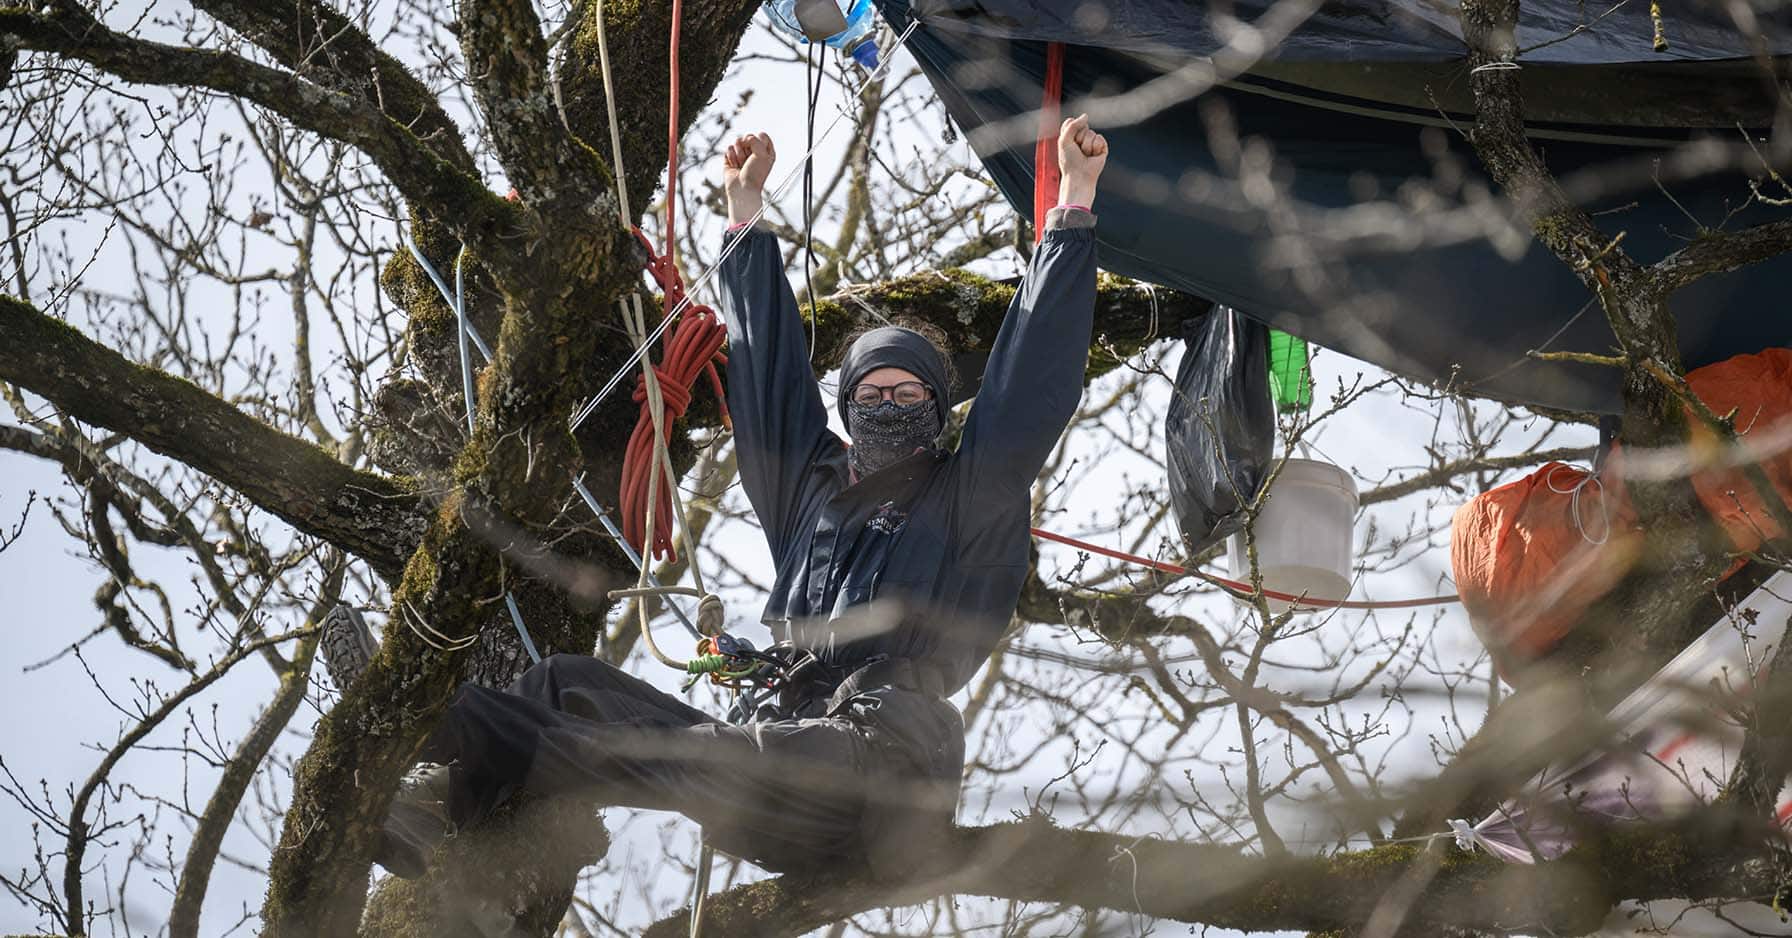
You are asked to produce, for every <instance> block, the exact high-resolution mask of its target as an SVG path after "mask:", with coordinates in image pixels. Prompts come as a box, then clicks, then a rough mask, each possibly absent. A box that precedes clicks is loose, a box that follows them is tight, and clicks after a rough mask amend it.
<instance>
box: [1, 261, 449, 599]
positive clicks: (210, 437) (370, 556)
mask: <svg viewBox="0 0 1792 938" xmlns="http://www.w3.org/2000/svg"><path fill="white" fill-rule="evenodd" d="M0 333H4V334H5V335H6V337H7V338H6V341H4V342H0V378H4V379H5V380H7V381H12V382H14V383H17V384H19V385H20V386H22V387H24V388H27V389H29V390H31V391H33V392H35V393H37V394H40V395H42V396H43V397H44V398H45V399H47V400H49V401H50V402H51V403H53V404H55V405H56V406H57V407H58V408H59V409H61V410H62V411H63V412H64V413H66V414H68V415H69V416H71V417H73V418H75V419H77V420H80V421H82V422H84V423H89V424H93V425H94V426H100V427H105V428H107V429H109V430H115V431H117V432H120V433H123V434H126V435H128V436H130V437H131V438H132V439H134V440H137V441H138V442H140V443H142V444H144V445H145V446H148V447H149V448H150V449H153V450H155V451H156V452H158V453H161V454H163V455H165V456H168V457H170V458H172V459H176V460H179V461H181V462H183V463H186V464H187V465H189V466H192V467H193V468H195V469H197V470H199V471H200V472H203V473H205V474H206V475H209V476H211V477H212V478H214V479H217V480H218V481H219V482H222V483H223V484H225V485H228V486H230V487H231V488H232V489H235V490H236V491H238V492H240V493H242V495H243V496H244V497H246V498H248V499H249V500H250V501H252V502H254V503H255V504H256V505H257V506H259V507H260V508H262V509H263V510H265V511H267V512H268V513H270V514H272V515H274V516H275V517H278V518H280V519H281V520H284V521H286V522H287V523H289V524H291V525H292V526H293V527H295V528H297V529H299V530H300V531H303V532H305V533H307V534H311V535H313V536H316V537H320V538H323V539H324V540H327V541H329V542H330V543H332V544H335V545H337V546H338V547H341V548H342V549H343V550H346V551H348V552H350V553H352V554H355V555H357V556H360V557H362V558H365V559H366V560H367V561H368V562H369V563H370V564H372V565H373V566H374V568H375V569H378V570H380V571H382V572H384V573H387V574H392V573H396V572H397V571H398V569H399V568H400V567H401V566H402V565H403V562H404V561H403V558H404V557H405V556H407V555H408V554H409V553H410V551H411V550H412V549H413V548H414V547H415V546H416V543H417V539H418V538H419V537H420V536H421V534H422V531H423V521H424V518H423V515H422V513H421V512H420V511H419V508H418V493H417V492H416V491H415V490H414V488H413V487H412V485H411V483H409V482H408V481H406V480H403V479H394V478H390V477H387V476H381V475H376V474H374V473H371V472H363V471H360V470H357V469H354V468H352V467H350V466H347V465H344V464H343V463H341V462H340V461H338V460H337V459H336V458H335V457H334V456H332V455H331V454H329V453H327V452H325V451H324V450H322V449H320V448H318V447H317V446H316V445H314V444H312V443H308V442H306V441H304V440H301V439H299V438H297V437H293V436H289V435H287V434H285V433H281V432H280V431H278V430H276V429H274V428H273V427H270V426H268V425H267V424H264V423H262V422H261V421H259V420H256V419H255V418H253V417H251V416H249V415H248V414H245V413H243V412H242V411H240V410H238V409H237V408H235V407H233V406H231V405H230V404H228V403H226V402H225V401H224V400H223V399H221V398H219V397H218V396H217V395H215V394H212V393H211V392H209V391H206V390H205V389H203V388H201V387H199V386H198V385H196V384H193V383H192V382H190V381H187V380H185V379H182V378H176V377H174V376H173V375H170V374H167V373H166V372H162V371H157V370H156V369H154V368H148V367H145V366H143V365H139V364H137V363H135V362H132V361H130V360H128V359H126V358H125V357H124V356H122V355H119V354H118V353H117V352H114V351H112V350H111V349H108V348H106V347H104V346H102V345H100V344H99V343H97V342H95V341H93V340H92V339H89V338H87V337H86V336H85V335H82V334H81V332H80V330H78V329H76V328H74V327H73V326H71V325H69V324H67V323H65V322H62V321H61V320H58V319H55V318H52V317H50V316H47V315H45V314H43V313H42V312H39V311H38V310H37V309H36V308H35V307H33V306H32V305H31V304H29V303H26V302H24V301H22V300H18V299H14V298H12V297H7V296H0Z"/></svg>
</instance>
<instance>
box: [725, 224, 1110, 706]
mask: <svg viewBox="0 0 1792 938" xmlns="http://www.w3.org/2000/svg"><path fill="white" fill-rule="evenodd" d="M745 238H746V240H745V242H744V243H742V244H741V245H740V246H739V248H738V249H736V250H735V252H734V253H733V254H732V255H730V256H729V257H728V259H727V260H725V261H724V262H723V263H722V269H721V284H722V289H721V296H722V303H721V307H722V313H723V316H724V317H725V318H726V319H727V322H728V408H729V410H730V411H731V412H732V413H733V416H734V442H735V448H736V450H737V453H738V456H739V461H740V478H741V484H742V486H743V487H744V488H745V489H746V493H747V498H748V500H749V501H751V502H752V504H753V510H754V512H755V513H756V514H757V515H758V516H759V522H760V524H761V526H762V527H763V528H764V529H765V538H766V542H767V544H768V545H769V546H770V548H771V552H772V559H773V564H774V567H775V569H776V571H777V578H776V581H775V582H774V584H773V585H772V589H771V597H770V599H769V600H768V601H767V603H766V607H765V614H764V621H765V623H766V624H767V625H768V626H770V627H771V629H772V632H773V634H774V635H777V636H778V637H779V638H785V639H789V640H790V641H792V642H794V643H795V644H796V645H798V646H799V647H803V648H808V649H810V650H812V651H814V652H816V653H817V654H818V655H820V656H821V657H822V659H823V660H824V661H826V662H828V663H830V664H832V665H834V666H836V667H838V668H840V669H843V670H852V669H853V668H854V667H856V666H857V665H859V664H862V663H864V662H866V661H868V660H871V659H872V658H874V656H878V655H888V656H890V657H893V658H910V659H915V660H916V661H919V662H924V663H925V664H927V665H929V666H931V667H932V668H933V669H935V670H936V671H937V672H938V674H939V676H940V677H941V678H942V679H943V683H944V685H945V687H946V690H947V692H948V693H951V692H954V691H956V690H958V689H959V688H961V687H963V686H964V685H965V684H966V683H967V682H969V681H970V679H971V677H972V675H974V674H975V673H976V671H977V669H978V668H979V667H980V666H982V664H983V662H984V660H985V659H986V658H988V656H989V653H990V652H991V650H993V649H994V647H995V644H996V641H997V640H998V639H999V638H1000V637H1001V635H1002V632H1003V630H1004V629H1005V628H1006V627H1007V625H1008V622H1009V619H1010V618H1011V617H1012V616H1013V614H1014V606H1015V603H1016V602H1017V601H1018V600H1019V598H1020V590H1021V585H1022V583H1023V582H1024V580H1025V578H1026V575H1027V568H1028V540H1029V535H1028V527H1029V520H1030V517H1031V503H1030V497H1029V493H1030V490H1031V488H1032V485H1033V481H1034V479H1035V478H1036V477H1037V476H1038V475H1039V471H1040V469H1041V468H1042V467H1043V466H1044V464H1045V460H1046V459H1047V458H1048V457H1049V456H1050V454H1051V450H1052V447H1053V446H1054V445H1055V444H1056V443H1057V440H1058V437H1059V435H1060V434H1062V433H1063V432H1064V426H1065V424H1067V423H1068V422H1069V420H1070V418H1071V416H1072V415H1073V414H1074V413H1075V411H1076V406H1077V402H1078V400H1079V399H1080V398H1081V397H1082V392H1083V372H1084V369H1085V367H1086V365H1087V362H1088V354H1089V341H1090V333H1091V330H1092V321H1093V319H1094V310H1095V238H1094V231H1093V229H1090V228H1060V229H1057V230H1051V231H1047V232H1046V234H1045V239H1044V241H1043V242H1042V243H1041V244H1040V245H1039V247H1038V250H1037V251H1036V252H1035V253H1034V256H1033V262H1032V265H1031V267H1030V268H1029V269H1028V271H1027V274H1026V278H1025V280H1024V281H1023V282H1022V284H1021V288H1020V289H1019V290H1018V291H1017V292H1016V293H1015V297H1014V302H1013V304H1012V305H1011V306H1010V307H1009V309H1008V315H1007V318H1006V319H1005V320H1004V321H1003V323H1002V328H1001V331H1000V333H999V334H998V335H997V337H996V342H995V345H994V347H993V348H992V350H991V352H990V357H989V364H988V366H987V368H986V370H985V371H984V374H983V383H982V386H981V389H980V390H979V393H978V395H977V398H976V401H975V402H974V403H973V404H972V405H971V410H970V415H969V417H968V419H967V420H966V422H965V426H964V432H963V434H962V436H961V438H960V441H959V444H958V448H957V450H956V451H944V450H932V451H924V452H920V453H916V454H915V455H913V456H911V457H909V458H907V459H904V460H901V461H899V462H897V463H896V464H894V465H892V466H889V467H887V468H885V469H883V470H880V471H878V472H875V473H872V474H871V475H869V476H867V477H865V478H863V479H860V480H859V482H858V483H857V484H856V485H855V484H850V483H851V478H850V476H849V474H848V470H847V460H846V444H845V443H843V442H842V441H841V440H840V438H839V437H838V436H835V435H834V433H833V432H831V431H830V430H829V429H828V427H827V411H826V410H825V408H824V406H823V404H822V397H821V393H820V388H819V387H818V385H817V384H816V380H815V374H814V371H813V370H812V368H811V367H810V363H809V339H808V330H807V328H806V327H805V325H804V323H803V320H802V317H801V315H800V313H799V312H798V310H797V304H796V299H795V297H794V296H793V295H792V294H791V291H790V284H789V282H788V281H787V280H786V279H785V276H784V263H783V258H782V257H781V256H780V252H779V247H778V241H777V239H776V238H775V237H773V236H772V235H771V234H769V233H767V232H765V231H762V230H754V231H750V232H747V233H746V235H745ZM941 390H943V389H941Z"/></svg>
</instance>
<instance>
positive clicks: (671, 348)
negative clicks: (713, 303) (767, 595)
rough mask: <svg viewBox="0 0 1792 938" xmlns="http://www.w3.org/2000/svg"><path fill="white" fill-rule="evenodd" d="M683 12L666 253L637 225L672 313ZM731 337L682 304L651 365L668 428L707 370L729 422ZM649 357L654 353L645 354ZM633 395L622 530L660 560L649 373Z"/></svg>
mask: <svg viewBox="0 0 1792 938" xmlns="http://www.w3.org/2000/svg"><path fill="white" fill-rule="evenodd" d="M683 19H684V3H683V0H672V48H671V72H672V74H671V81H670V85H669V89H668V101H667V112H666V114H667V116H666V150H667V155H666V249H665V251H664V253H656V252H655V251H654V249H653V243H652V242H650V241H648V240H647V236H646V235H643V234H641V231H640V229H638V228H637V229H636V230H635V236H636V237H637V238H639V239H640V240H641V245H642V246H643V247H645V248H646V249H647V257H648V261H647V272H648V273H650V274H652V275H653V279H654V280H655V281H656V282H658V283H659V286H660V292H661V293H662V294H664V297H665V307H664V308H665V313H664V315H671V313H672V310H673V308H674V307H676V306H677V305H678V304H679V303H680V302H681V301H682V300H683V299H684V278H683V277H682V276H680V275H679V273H678V241H677V228H676V220H677V211H678V209H677V206H678V150H679V135H678V113H679V107H678V97H679V96H678V40H679V31H680V30H679V26H680V23H681V22H682V21H683ZM727 339H728V330H727V327H726V326H724V325H723V324H722V321H721V319H720V318H719V317H717V316H716V312H715V310H713V309H711V308H710V307H708V306H705V305H703V304H700V303H692V304H690V306H688V307H686V309H685V311H684V315H683V317H682V318H681V319H679V321H678V322H676V323H674V324H673V326H672V328H671V329H669V330H667V332H666V343H665V352H664V354H663V355H662V356H661V358H660V363H659V364H657V365H654V366H653V373H654V376H655V378H656V379H658V382H659V386H660V401H661V403H662V404H663V405H664V411H665V412H664V414H663V415H662V418H661V419H662V422H661V426H664V427H666V428H667V430H668V431H669V430H670V429H671V427H672V424H673V422H674V421H676V420H677V419H678V418H680V417H682V416H684V413H685V410H686V409H687V408H689V407H690V404H691V388H692V386H693V385H695V384H696V383H697V376H698V375H699V374H706V375H708V376H709V384H710V387H712V388H714V389H715V392H716V402H717V403H718V404H719V405H720V406H721V409H722V425H723V426H724V427H730V428H731V427H732V421H731V420H730V419H729V416H728V400H727V397H726V395H725V393H724V391H723V389H722V379H721V376H720V375H718V374H717V373H716V362H718V361H719V362H722V363H723V364H726V363H727V361H728V358H727V356H725V355H723V354H722V345H723V343H724V342H726V341H727ZM648 360H649V361H651V358H649V359H648ZM635 401H636V403H638V404H640V405H641V416H640V417H639V418H638V419H637V420H636V421H635V432H634V433H633V434H632V435H630V437H629V440H628V451H627V453H626V454H625V456H624V457H623V461H622V494H621V498H620V503H621V507H622V535H623V537H625V538H627V539H628V542H629V543H630V544H632V545H633V546H634V548H635V549H636V550H638V551H641V553H642V556H643V557H645V556H647V552H648V550H649V549H650V548H651V550H652V552H653V557H654V558H656V559H659V560H672V559H676V558H677V556H678V548H677V546H676V540H675V535H676V528H675V521H674V519H673V516H672V486H673V485H674V484H676V480H673V479H669V478H667V477H666V474H665V473H663V472H662V473H661V474H660V477H659V479H658V485H656V486H654V490H653V491H652V492H649V491H648V483H649V482H650V481H651V480H652V479H653V462H654V453H655V447H654V438H653V437H654V435H653V424H654V419H653V418H654V415H653V408H652V406H651V405H650V404H649V403H648V400H647V378H646V376H645V375H643V376H641V377H638V378H636V379H635ZM649 499H652V500H653V501H654V503H655V505H654V510H653V511H654V518H655V523H654V532H653V535H654V536H653V544H651V545H646V544H643V543H642V542H643V541H644V540H645V539H646V532H647V506H648V503H649Z"/></svg>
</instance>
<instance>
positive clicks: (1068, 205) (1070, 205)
mask: <svg viewBox="0 0 1792 938" xmlns="http://www.w3.org/2000/svg"><path fill="white" fill-rule="evenodd" d="M1058 207H1059V208H1080V209H1082V210H1083V211H1085V212H1088V213H1089V214H1091V215H1093V214H1095V210H1094V209H1092V208H1090V207H1089V206H1087V205H1082V204H1079V203H1076V202H1065V203H1064V204H1063V205H1060V206H1058Z"/></svg>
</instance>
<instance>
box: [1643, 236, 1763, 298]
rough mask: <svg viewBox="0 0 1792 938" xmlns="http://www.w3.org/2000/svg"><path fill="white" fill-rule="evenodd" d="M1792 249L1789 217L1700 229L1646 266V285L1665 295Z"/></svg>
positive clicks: (1658, 293)
mask: <svg viewBox="0 0 1792 938" xmlns="http://www.w3.org/2000/svg"><path fill="white" fill-rule="evenodd" d="M1787 251H1792V221H1774V222H1768V223H1766V224H1762V225H1756V226H1754V227H1752V228H1744V229H1743V230H1741V231H1704V232H1701V233H1700V234H1699V237H1698V239H1697V240H1695V241H1693V242H1692V243H1691V244H1688V245H1687V246H1686V247H1683V248H1681V249H1680V250H1678V251H1675V252H1674V253H1672V254H1669V255H1668V256H1667V257H1664V258H1662V259H1661V260H1659V261H1656V262H1655V265H1654V266H1653V267H1651V268H1650V270H1649V274H1650V278H1651V279H1650V284H1649V286H1650V288H1651V289H1652V290H1653V291H1654V292H1655V293H1656V294H1657V295H1660V296H1666V295H1668V294H1669V293H1672V292H1674V291H1675V290H1678V289H1680V288H1681V287H1685V286H1689V285H1691V284H1693V283H1695V282H1697V281H1698V280H1699V279H1700V278H1701V277H1706V276H1709V275H1711V274H1721V273H1727V272H1729V271H1732V270H1735V269H1737V268H1739V267H1747V266H1748V265H1750V264H1754V263H1758V262H1760V261H1764V260H1767V259H1768V258H1771V257H1777V256H1779V255H1781V254H1784V253H1786V252H1787Z"/></svg>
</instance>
